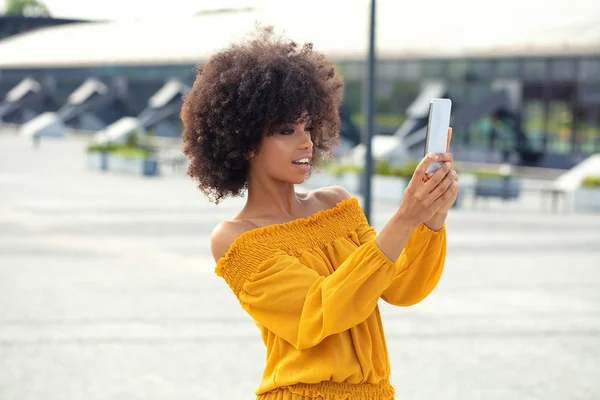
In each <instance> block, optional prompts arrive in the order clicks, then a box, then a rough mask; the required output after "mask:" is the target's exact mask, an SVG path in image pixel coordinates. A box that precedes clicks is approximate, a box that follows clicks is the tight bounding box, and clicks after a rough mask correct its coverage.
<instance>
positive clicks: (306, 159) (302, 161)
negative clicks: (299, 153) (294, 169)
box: [294, 158, 308, 164]
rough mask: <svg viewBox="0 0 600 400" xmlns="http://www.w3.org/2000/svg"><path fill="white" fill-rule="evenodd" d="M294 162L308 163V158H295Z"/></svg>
mask: <svg viewBox="0 0 600 400" xmlns="http://www.w3.org/2000/svg"><path fill="white" fill-rule="evenodd" d="M294 162H295V163H298V164H308V158H301V159H299V160H296V161H294Z"/></svg>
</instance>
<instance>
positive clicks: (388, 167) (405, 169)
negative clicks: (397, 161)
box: [327, 160, 418, 178]
mask: <svg viewBox="0 0 600 400" xmlns="http://www.w3.org/2000/svg"><path fill="white" fill-rule="evenodd" d="M417 165H418V163H417V162H414V161H411V162H409V163H406V164H404V165H392V164H390V163H389V162H387V161H383V160H379V161H376V162H375V164H374V165H373V174H374V175H380V176H395V177H399V178H412V175H413V173H414V172H415V168H416V167H417ZM327 170H328V171H329V173H331V174H332V175H334V176H337V177H340V176H342V175H344V174H357V175H358V174H361V173H362V171H363V168H362V167H360V166H358V165H353V164H332V165H330V166H329V167H328V168H327Z"/></svg>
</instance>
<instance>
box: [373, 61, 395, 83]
mask: <svg viewBox="0 0 600 400" xmlns="http://www.w3.org/2000/svg"><path fill="white" fill-rule="evenodd" d="M399 75H400V63H399V62H398V61H387V60H386V61H380V62H379V63H378V64H377V77H378V78H379V79H390V80H392V79H396V78H397V77H398V76H399Z"/></svg>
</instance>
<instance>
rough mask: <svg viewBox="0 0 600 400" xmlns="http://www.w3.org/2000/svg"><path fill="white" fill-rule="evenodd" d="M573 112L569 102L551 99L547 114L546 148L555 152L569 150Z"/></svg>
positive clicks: (566, 151)
mask: <svg viewBox="0 0 600 400" xmlns="http://www.w3.org/2000/svg"><path fill="white" fill-rule="evenodd" d="M572 122H573V114H572V113H571V109H570V107H569V104H568V103H567V102H564V101H552V102H551V103H550V110H549V115H548V148H549V149H550V150H552V151H555V152H560V153H568V152H570V151H571V124H572Z"/></svg>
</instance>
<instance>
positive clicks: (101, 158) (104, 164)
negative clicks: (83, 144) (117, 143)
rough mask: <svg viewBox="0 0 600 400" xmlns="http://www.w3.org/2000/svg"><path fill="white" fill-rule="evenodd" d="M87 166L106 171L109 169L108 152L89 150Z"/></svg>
mask: <svg viewBox="0 0 600 400" xmlns="http://www.w3.org/2000/svg"><path fill="white" fill-rule="evenodd" d="M87 167H88V168H89V169H91V170H94V171H106V170H107V169H108V153H107V152H105V151H88V152H87Z"/></svg>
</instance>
